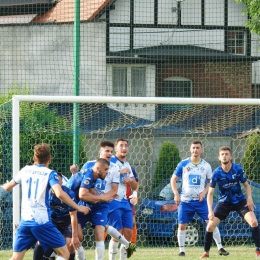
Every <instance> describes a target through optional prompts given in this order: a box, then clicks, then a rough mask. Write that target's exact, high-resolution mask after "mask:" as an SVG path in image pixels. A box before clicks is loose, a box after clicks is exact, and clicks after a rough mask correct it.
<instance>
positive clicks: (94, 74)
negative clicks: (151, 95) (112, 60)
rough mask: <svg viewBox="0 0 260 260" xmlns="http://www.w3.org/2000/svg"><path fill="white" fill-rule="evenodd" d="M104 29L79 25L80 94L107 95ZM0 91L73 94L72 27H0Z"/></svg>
mask: <svg viewBox="0 0 260 260" xmlns="http://www.w3.org/2000/svg"><path fill="white" fill-rule="evenodd" d="M105 32H106V25H105V23H87V24H81V71H80V94H81V95H94V94H95V91H96V90H97V89H98V91H99V94H100V95H105V94H106V87H105V86H106V48H105V46H106V37H105V36H106V34H105ZM0 46H1V48H0V60H1V62H0V91H1V92H2V93H7V92H8V90H9V89H10V86H14V85H15V86H19V87H21V86H28V88H29V89H30V93H31V94H37V95H38V94H39V95H43V94H44V95H72V94H73V66H74V62H73V25H72V24H71V25H56V24H49V25H32V26H30V25H24V26H23V25H20V26H7V27H1V37H0Z"/></svg>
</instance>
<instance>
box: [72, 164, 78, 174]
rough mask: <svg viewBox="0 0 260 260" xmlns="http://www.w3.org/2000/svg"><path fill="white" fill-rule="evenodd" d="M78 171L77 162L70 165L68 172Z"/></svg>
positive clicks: (74, 172)
mask: <svg viewBox="0 0 260 260" xmlns="http://www.w3.org/2000/svg"><path fill="white" fill-rule="evenodd" d="M78 171H79V166H78V165H77V164H73V165H71V166H70V172H71V174H72V175H74V174H76V173H77V172H78Z"/></svg>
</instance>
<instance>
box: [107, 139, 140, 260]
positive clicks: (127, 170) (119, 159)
mask: <svg viewBox="0 0 260 260" xmlns="http://www.w3.org/2000/svg"><path fill="white" fill-rule="evenodd" d="M115 151H116V155H115V157H112V158H111V159H110V163H113V164H115V165H116V167H117V168H118V169H119V170H120V183H119V187H118V192H117V194H118V196H117V197H116V198H115V199H114V200H113V201H111V202H110V205H109V213H108V224H109V225H110V226H113V227H114V228H116V229H117V230H118V231H119V232H120V233H121V234H122V235H123V236H124V237H125V238H126V239H127V240H128V241H131V238H132V232H133V230H132V228H133V214H132V210H131V208H130V204H129V202H128V200H127V197H126V185H127V184H130V186H131V188H132V190H135V189H136V188H137V182H136V180H135V178H134V175H133V172H132V169H131V166H130V164H129V163H128V162H127V161H126V157H127V154H128V151H129V146H128V141H127V140H125V139H122V138H119V139H117V140H116V142H115ZM117 251H118V240H116V239H114V238H112V239H111V240H110V242H109V260H114V259H115V258H116V254H117ZM126 258H127V252H126V250H125V247H124V246H123V245H121V247H120V260H123V259H126Z"/></svg>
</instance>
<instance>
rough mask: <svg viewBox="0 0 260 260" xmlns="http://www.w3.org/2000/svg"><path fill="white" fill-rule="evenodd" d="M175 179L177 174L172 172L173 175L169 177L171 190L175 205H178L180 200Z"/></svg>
mask: <svg viewBox="0 0 260 260" xmlns="http://www.w3.org/2000/svg"><path fill="white" fill-rule="evenodd" d="M177 180H178V176H177V175H175V174H173V176H172V177H171V187H172V192H173V194H174V201H175V203H176V205H179V204H180V202H181V198H180V195H179V192H178V188H177Z"/></svg>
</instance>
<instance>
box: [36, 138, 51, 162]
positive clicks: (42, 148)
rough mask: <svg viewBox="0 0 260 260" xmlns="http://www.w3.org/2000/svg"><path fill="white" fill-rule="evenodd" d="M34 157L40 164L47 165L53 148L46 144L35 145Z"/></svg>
mask: <svg viewBox="0 0 260 260" xmlns="http://www.w3.org/2000/svg"><path fill="white" fill-rule="evenodd" d="M34 156H35V157H36V158H37V160H38V163H47V162H48V161H49V160H50V158H51V147H50V146H49V145H48V144H46V143H41V144H37V145H35V146H34Z"/></svg>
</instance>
